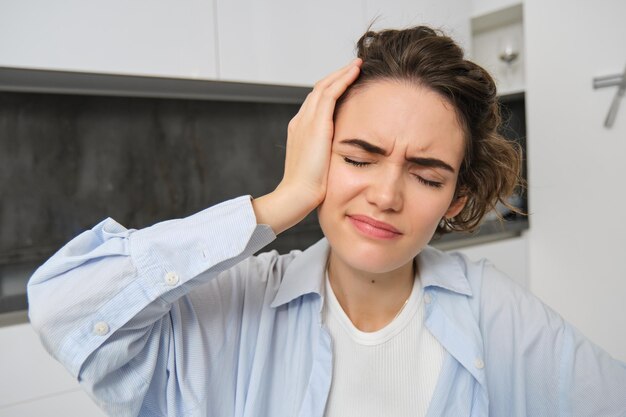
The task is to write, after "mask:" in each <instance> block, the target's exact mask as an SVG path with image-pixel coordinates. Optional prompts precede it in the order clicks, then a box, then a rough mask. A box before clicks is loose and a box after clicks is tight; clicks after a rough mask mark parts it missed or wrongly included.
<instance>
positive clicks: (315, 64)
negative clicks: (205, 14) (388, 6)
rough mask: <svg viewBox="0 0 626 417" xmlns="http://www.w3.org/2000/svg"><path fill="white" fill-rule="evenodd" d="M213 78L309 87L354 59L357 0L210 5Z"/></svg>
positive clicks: (359, 23)
mask: <svg viewBox="0 0 626 417" xmlns="http://www.w3.org/2000/svg"><path fill="white" fill-rule="evenodd" d="M216 1H217V15H218V19H217V20H218V28H217V30H218V45H219V46H218V48H219V56H220V61H219V68H220V70H219V78H220V80H224V81H242V82H253V83H261V84H280V85H300V86H311V85H313V84H314V83H315V82H316V81H317V80H319V79H320V78H321V77H323V76H325V75H326V74H328V73H330V72H332V71H334V70H335V69H337V68H338V67H341V66H343V65H346V64H347V63H348V62H349V61H350V60H351V59H352V58H354V57H355V52H354V46H355V43H356V40H357V39H358V37H359V35H360V34H361V33H362V32H364V30H365V29H366V27H367V25H366V23H365V18H364V8H363V3H362V1H361V0H346V1H339V2H337V1H332V0H320V1H316V2H310V1H309V2H301V1H298V2H295V1H290V0H271V1H263V2H261V1H255V0H216Z"/></svg>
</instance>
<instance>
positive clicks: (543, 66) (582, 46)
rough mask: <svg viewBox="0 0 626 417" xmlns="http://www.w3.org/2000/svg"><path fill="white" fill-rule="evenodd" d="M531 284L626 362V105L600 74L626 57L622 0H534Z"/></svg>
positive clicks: (528, 15)
mask: <svg viewBox="0 0 626 417" xmlns="http://www.w3.org/2000/svg"><path fill="white" fill-rule="evenodd" d="M524 8H525V15H524V25H525V33H526V53H527V61H526V62H527V67H526V71H527V72H526V74H527V77H526V85H527V101H526V106H527V122H528V173H529V185H530V189H529V204H530V213H531V217H530V220H531V229H530V232H529V234H528V239H529V241H528V242H529V243H528V245H529V246H528V247H529V278H530V288H531V290H532V291H533V292H534V293H535V294H537V295H538V296H539V297H540V298H542V299H543V300H544V301H545V302H547V303H548V304H549V305H551V306H552V307H554V308H555V309H556V310H557V311H559V312H560V313H561V314H562V315H563V316H564V317H565V318H566V319H568V320H569V321H570V322H572V323H573V324H574V325H575V326H576V327H578V328H579V329H580V330H581V331H582V332H583V333H584V334H586V335H587V336H588V337H589V338H590V339H591V340H593V341H595V342H596V343H598V344H599V345H601V346H602V347H604V348H605V349H606V350H608V351H609V352H610V353H611V354H613V355H614V356H615V357H617V358H620V359H621V360H624V361H626V262H624V258H625V257H626V222H624V220H623V218H622V217H623V216H622V213H621V212H622V210H623V208H624V206H625V205H626V193H625V192H624V189H625V187H624V180H626V163H625V161H626V103H622V106H621V109H620V112H619V114H618V116H617V121H616V123H615V126H614V127H613V129H611V130H607V129H605V128H604V127H603V126H602V124H603V122H604V119H605V116H606V114H607V111H608V109H609V106H610V103H611V100H612V98H613V95H614V94H615V92H616V88H610V89H604V90H599V91H594V90H593V89H592V78H593V77H596V76H600V75H610V74H614V73H620V72H622V71H623V70H624V64H626V24H625V23H624V17H625V16H626V2H624V1H623V0H598V1H594V2H589V1H582V0H579V1H571V0H551V1H542V0H526V1H525V6H524ZM624 101H626V100H624Z"/></svg>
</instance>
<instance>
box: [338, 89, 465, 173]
mask: <svg viewBox="0 0 626 417" xmlns="http://www.w3.org/2000/svg"><path fill="white" fill-rule="evenodd" d="M335 133H336V137H337V136H340V138H341V139H345V138H349V137H354V138H359V139H364V140H367V141H369V142H373V143H374V144H376V145H378V146H380V147H382V148H384V149H386V150H388V151H390V152H391V151H393V152H399V151H400V152H405V153H406V154H407V156H416V155H422V154H428V156H435V157H439V158H441V159H444V160H446V161H447V162H449V163H450V164H452V165H453V166H455V167H457V168H458V167H459V166H460V164H461V161H462V159H463V151H464V144H465V140H464V131H463V129H462V127H461V125H460V123H459V120H458V117H457V113H456V111H455V109H454V107H453V106H452V104H451V103H449V102H448V101H447V100H446V99H445V98H444V97H442V96H441V95H440V94H438V93H436V92H434V91H433V90H431V89H429V88H426V87H423V86H419V85H416V84H413V83H408V82H400V81H387V80H385V81H376V82H372V83H370V84H366V85H363V86H360V87H359V88H358V89H357V90H355V91H354V92H353V93H352V94H351V95H350V96H349V97H348V98H347V99H346V101H345V102H344V103H343V105H342V107H341V109H340V111H339V112H338V114H337V117H336V126H335Z"/></svg>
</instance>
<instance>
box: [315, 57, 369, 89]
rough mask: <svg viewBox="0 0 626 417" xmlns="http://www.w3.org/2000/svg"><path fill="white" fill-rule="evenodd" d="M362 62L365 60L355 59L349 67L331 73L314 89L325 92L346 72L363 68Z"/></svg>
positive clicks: (316, 84)
mask: <svg viewBox="0 0 626 417" xmlns="http://www.w3.org/2000/svg"><path fill="white" fill-rule="evenodd" d="M362 62H363V60H362V59H361V58H356V59H353V60H352V61H351V62H350V63H349V64H348V65H346V66H344V67H342V68H339V69H338V70H336V71H334V72H332V73H330V74H329V75H327V76H326V77H324V78H322V79H321V80H319V81H318V82H317V83H315V88H314V89H319V90H323V89H324V88H326V87H328V86H329V85H331V84H332V83H333V82H335V81H336V80H337V79H338V78H341V77H342V76H343V75H344V74H345V73H346V72H349V71H350V69H351V68H352V67H354V66H361V63H362Z"/></svg>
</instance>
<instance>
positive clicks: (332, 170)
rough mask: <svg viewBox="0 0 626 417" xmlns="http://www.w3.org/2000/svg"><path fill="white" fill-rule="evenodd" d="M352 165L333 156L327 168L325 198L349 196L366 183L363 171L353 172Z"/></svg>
mask: <svg viewBox="0 0 626 417" xmlns="http://www.w3.org/2000/svg"><path fill="white" fill-rule="evenodd" d="M357 169H358V168H357ZM355 171H356V170H355V169H354V167H351V166H349V165H348V164H346V163H345V162H344V161H343V159H341V158H333V159H332V160H331V162H330V167H329V169H328V180H327V187H326V198H327V199H328V198H331V199H335V198H344V199H345V198H351V197H354V195H355V194H358V193H359V192H360V191H361V190H362V189H363V188H364V187H365V186H366V184H367V178H366V177H367V176H366V175H365V173H364V172H358V171H357V172H355Z"/></svg>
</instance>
